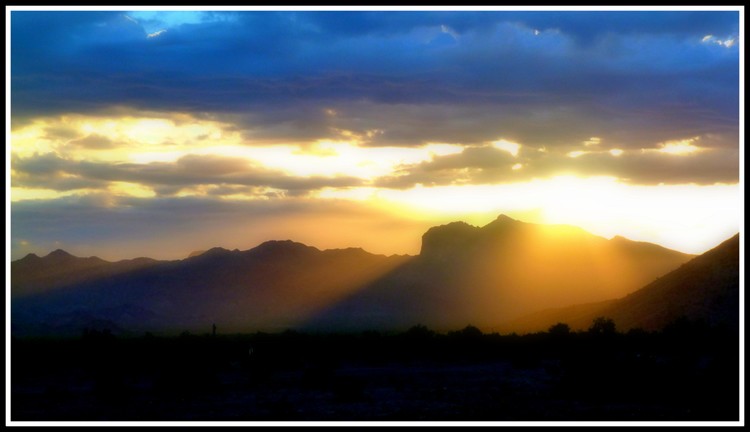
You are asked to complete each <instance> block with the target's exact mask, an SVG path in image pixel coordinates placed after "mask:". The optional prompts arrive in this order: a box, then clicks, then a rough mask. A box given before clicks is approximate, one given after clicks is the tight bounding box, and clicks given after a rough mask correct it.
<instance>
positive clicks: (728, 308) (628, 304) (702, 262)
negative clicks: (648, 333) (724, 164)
mask: <svg viewBox="0 0 750 432" xmlns="http://www.w3.org/2000/svg"><path fill="white" fill-rule="evenodd" d="M739 243H740V241H739V234H736V235H734V236H733V237H732V238H730V239H728V240H726V241H724V242H722V243H721V244H720V245H719V246H717V247H715V248H713V249H711V250H709V251H708V252H706V253H704V254H702V255H700V256H698V257H696V258H694V259H692V260H690V261H689V262H687V263H685V264H683V265H682V266H680V267H679V268H678V269H676V270H674V271H672V272H670V273H668V274H666V275H664V276H662V277H660V278H658V279H657V280H655V281H653V282H652V283H650V284H648V285H646V286H645V287H643V288H642V289H640V290H638V291H635V292H633V293H631V294H629V295H627V296H625V297H623V298H620V299H617V300H612V301H607V302H601V303H593V304H582V305H575V306H571V307H567V308H561V309H552V310H544V311H540V312H537V313H533V314H531V315H528V316H525V317H523V318H521V319H518V320H515V321H511V322H508V323H506V324H505V325H504V326H503V328H504V329H505V330H510V329H513V331H517V332H520V333H526V332H535V331H543V330H546V329H547V328H549V326H551V325H554V324H555V323H558V322H564V323H566V324H568V325H569V326H570V327H571V328H572V329H577V330H582V329H586V328H587V327H588V326H589V325H590V324H591V322H592V320H593V319H594V318H595V317H598V316H605V317H608V318H611V319H612V320H613V321H614V322H615V325H616V326H617V328H618V329H620V330H622V331H626V330H629V329H633V328H640V329H643V330H660V329H663V328H664V327H665V326H667V325H669V324H671V323H673V322H675V321H677V320H678V319H680V318H687V319H690V320H700V321H703V322H705V323H707V324H710V325H721V326H727V327H729V328H739V316H740V313H739V312H740V309H739V274H740V273H739V262H740V260H739Z"/></svg>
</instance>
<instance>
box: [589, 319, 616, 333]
mask: <svg viewBox="0 0 750 432" xmlns="http://www.w3.org/2000/svg"><path fill="white" fill-rule="evenodd" d="M589 333H591V334H595V335H611V334H614V333H615V322H614V321H612V319H611V318H606V317H596V318H594V322H593V323H592V324H591V327H589Z"/></svg>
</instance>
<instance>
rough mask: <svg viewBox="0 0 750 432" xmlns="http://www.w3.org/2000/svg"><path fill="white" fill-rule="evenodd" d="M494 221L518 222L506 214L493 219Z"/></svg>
mask: <svg viewBox="0 0 750 432" xmlns="http://www.w3.org/2000/svg"><path fill="white" fill-rule="evenodd" d="M495 221H500V222H518V220H516V219H513V218H512V217H510V216H508V215H506V214H501V215H500V216H498V217H497V218H496V219H495Z"/></svg>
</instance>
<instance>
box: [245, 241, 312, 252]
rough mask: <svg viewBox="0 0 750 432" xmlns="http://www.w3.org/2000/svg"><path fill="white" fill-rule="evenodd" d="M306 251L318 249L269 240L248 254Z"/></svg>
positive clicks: (291, 242)
mask: <svg viewBox="0 0 750 432" xmlns="http://www.w3.org/2000/svg"><path fill="white" fill-rule="evenodd" d="M308 251H318V249H317V248H315V247H312V246H307V245H305V244H302V243H298V242H295V241H292V240H269V241H266V242H263V243H261V244H260V245H258V246H256V247H254V248H252V249H250V250H249V251H248V252H253V253H268V254H276V253H299V252H308Z"/></svg>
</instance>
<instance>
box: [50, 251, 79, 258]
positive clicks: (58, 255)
mask: <svg viewBox="0 0 750 432" xmlns="http://www.w3.org/2000/svg"><path fill="white" fill-rule="evenodd" d="M45 258H57V259H60V258H73V255H71V254H69V253H67V252H65V251H64V250H62V249H55V250H54V251H52V252H50V253H49V254H47V256H46V257H45Z"/></svg>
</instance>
